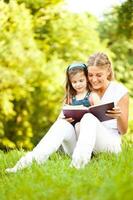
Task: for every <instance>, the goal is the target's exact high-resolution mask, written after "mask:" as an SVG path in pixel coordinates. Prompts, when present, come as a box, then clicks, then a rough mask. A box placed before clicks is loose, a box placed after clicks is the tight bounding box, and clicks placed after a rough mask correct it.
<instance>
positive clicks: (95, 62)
mask: <svg viewBox="0 0 133 200" xmlns="http://www.w3.org/2000/svg"><path fill="white" fill-rule="evenodd" d="M89 66H96V67H99V68H101V69H107V70H108V71H109V72H110V73H109V75H108V77H107V79H108V80H109V81H111V80H113V79H114V72H113V69H112V65H111V62H110V60H109V58H108V56H107V55H106V54H104V53H102V52H98V53H95V54H93V55H91V56H90V57H89V59H88V62H87V67H88V68H89Z"/></svg>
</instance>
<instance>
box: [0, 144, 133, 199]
mask: <svg viewBox="0 0 133 200" xmlns="http://www.w3.org/2000/svg"><path fill="white" fill-rule="evenodd" d="M23 154H24V152H19V151H17V150H16V151H10V152H9V153H3V152H2V151H1V152H0V171H1V173H0V176H1V177H0V200H116V199H119V200H132V199H133V148H132V145H130V146H128V147H127V146H125V147H123V151H122V153H120V154H119V155H118V156H116V155H113V154H108V153H101V154H97V155H96V156H94V157H93V158H92V160H91V162H90V163H89V164H88V165H87V166H86V167H85V168H84V169H81V170H76V169H74V168H70V167H69V164H70V162H71V159H70V158H69V157H67V156H65V155H64V154H61V153H60V154H59V153H56V154H54V155H53V156H52V157H51V158H50V159H49V160H48V161H47V162H46V163H45V164H43V165H40V166H38V165H37V164H36V163H34V164H33V165H32V167H29V168H26V169H24V170H22V171H19V172H17V173H16V174H6V173H5V168H7V167H9V166H10V167H11V166H13V165H14V164H15V163H16V161H17V160H18V158H20V157H21V156H22V155H23Z"/></svg>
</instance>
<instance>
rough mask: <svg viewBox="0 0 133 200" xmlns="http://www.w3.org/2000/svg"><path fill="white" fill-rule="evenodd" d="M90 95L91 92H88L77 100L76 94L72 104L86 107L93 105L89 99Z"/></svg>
mask: <svg viewBox="0 0 133 200" xmlns="http://www.w3.org/2000/svg"><path fill="white" fill-rule="evenodd" d="M89 95H90V93H89V92H87V94H86V96H85V97H84V98H83V99H80V100H77V99H76V97H75V96H74V97H73V98H72V105H73V106H77V105H83V106H86V107H89V106H91V103H90V101H89Z"/></svg>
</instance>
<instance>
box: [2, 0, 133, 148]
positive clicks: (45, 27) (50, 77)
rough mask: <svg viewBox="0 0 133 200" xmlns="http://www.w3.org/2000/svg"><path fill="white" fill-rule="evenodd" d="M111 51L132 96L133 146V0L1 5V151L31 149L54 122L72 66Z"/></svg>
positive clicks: (132, 125) (131, 133)
mask: <svg viewBox="0 0 133 200" xmlns="http://www.w3.org/2000/svg"><path fill="white" fill-rule="evenodd" d="M98 51H103V52H106V53H107V54H108V55H109V57H110V59H111V61H112V65H113V68H114V70H115V77H116V79H117V80H118V81H119V82H121V83H123V84H124V85H125V86H126V87H127V88H128V89H129V94H130V116H129V129H128V134H126V135H125V136H124V140H125V141H127V142H128V143H132V142H133V0H125V1H124V0H121V1H120V0H118V1H117V0H115V1H114V0H108V1H103V0H99V1H97V2H96V1H95V0H90V1H89V0H88V1H87V0H85V1H84V0H82V1H74V0H71V1H69V0H67V1H64V0H51V1H49V0H1V1H0V149H1V150H5V151H7V150H10V149H14V148H18V149H21V148H24V149H27V150H29V149H32V148H33V147H34V145H36V144H37V142H38V141H39V140H40V138H42V136H43V135H44V134H45V133H46V131H47V130H48V128H49V127H50V126H51V124H52V123H53V122H54V121H55V119H56V118H57V116H58V113H59V112H60V109H61V107H62V102H63V98H64V85H65V69H66V67H67V66H68V64H70V63H72V62H75V61H81V62H86V61H87V59H88V56H89V55H90V54H92V53H94V52H98Z"/></svg>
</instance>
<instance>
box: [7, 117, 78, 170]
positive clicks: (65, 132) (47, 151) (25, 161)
mask: <svg viewBox="0 0 133 200" xmlns="http://www.w3.org/2000/svg"><path fill="white" fill-rule="evenodd" d="M62 143H63V144H64V145H65V149H66V152H67V153H68V154H72V153H73V150H74V148H75V145H76V137H75V130H74V128H73V126H72V125H71V124H70V123H69V122H67V121H66V120H63V119H58V120H57V121H56V122H55V123H54V124H53V125H52V126H51V128H50V129H49V131H48V132H47V134H46V135H45V136H44V137H43V138H42V140H41V141H40V142H39V144H38V145H37V146H36V147H35V148H34V149H33V151H31V152H29V153H27V154H26V155H25V156H23V157H22V158H21V159H20V160H19V161H18V162H17V163H16V165H15V166H14V167H13V168H9V169H6V171H7V172H16V171H17V170H19V169H23V168H25V167H26V166H29V165H31V164H32V161H33V160H35V161H36V162H37V163H38V164H41V163H43V162H45V161H46V160H47V159H48V157H49V156H50V155H51V154H52V153H54V152H55V151H56V150H57V149H58V148H59V147H60V145H61V144H62Z"/></svg>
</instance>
